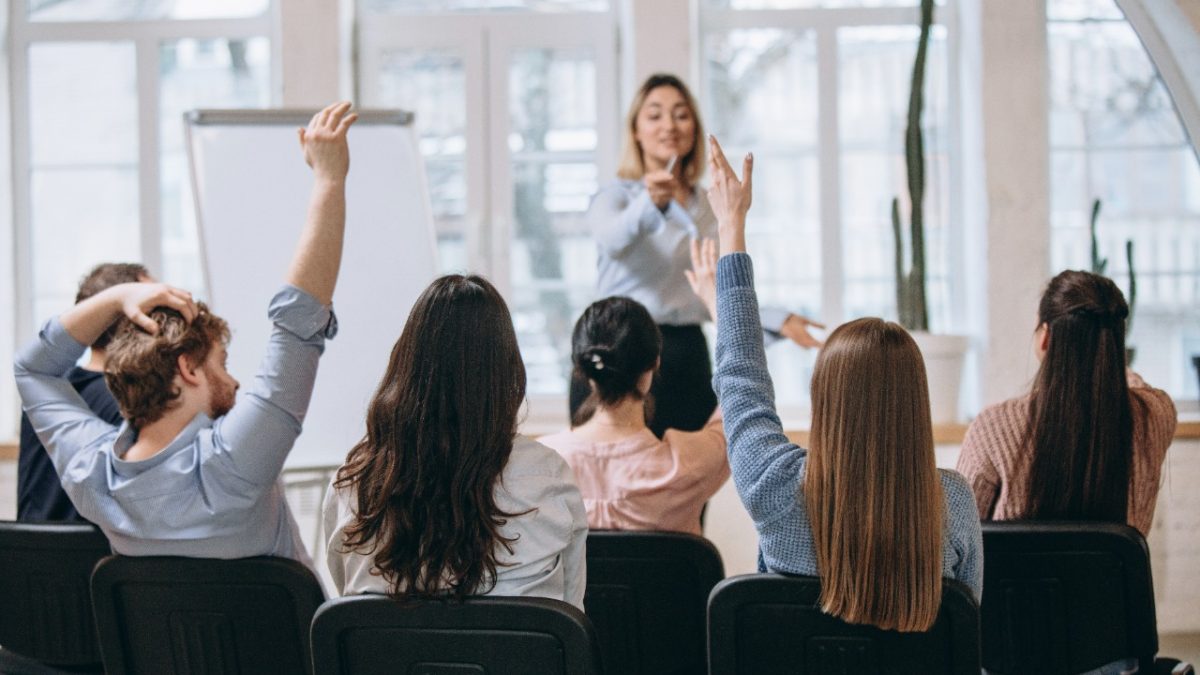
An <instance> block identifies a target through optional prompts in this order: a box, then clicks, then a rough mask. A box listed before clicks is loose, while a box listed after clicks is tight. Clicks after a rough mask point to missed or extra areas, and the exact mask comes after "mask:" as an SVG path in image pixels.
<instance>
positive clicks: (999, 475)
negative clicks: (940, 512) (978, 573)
mask: <svg viewBox="0 0 1200 675" xmlns="http://www.w3.org/2000/svg"><path fill="white" fill-rule="evenodd" d="M1128 379H1129V400H1130V403H1131V405H1132V411H1133V463H1132V465H1131V467H1130V471H1131V476H1130V483H1129V510H1128V513H1127V516H1126V520H1127V522H1128V523H1129V524H1130V525H1132V526H1133V527H1136V528H1137V529H1138V531H1139V532H1141V533H1142V536H1146V534H1147V533H1149V532H1150V524H1151V522H1152V521H1153V520H1154V505H1155V503H1156V501H1157V498H1158V487H1159V476H1160V474H1161V472H1162V465H1163V460H1164V459H1165V458H1166V455H1167V447H1169V446H1170V445H1171V440H1172V438H1174V436H1175V425H1176V424H1177V422H1178V418H1177V416H1176V413H1175V404H1174V403H1172V402H1171V397H1170V396H1168V395H1167V393H1166V392H1165V391H1162V390H1161V389H1155V388H1153V387H1150V386H1148V385H1146V383H1145V382H1144V381H1142V378H1140V377H1138V376H1137V374H1135V373H1132V372H1131V373H1130V374H1129V378H1128ZM1028 422H1029V394H1026V395H1025V396H1021V397H1018V398H1013V399H1009V400H1007V401H1004V402H1003V403H998V404H996V405H993V406H990V407H988V408H985V409H984V410H983V412H981V413H979V416H978V417H976V418H975V420H974V421H973V422H971V426H970V427H968V428H967V435H966V437H965V438H964V439H963V445H962V454H960V455H959V457H958V470H959V471H960V472H962V474H963V475H964V476H966V477H967V480H968V481H970V483H971V489H972V490H973V491H974V493H975V502H976V503H977V504H978V506H979V516H980V517H981V518H982V519H983V520H1013V519H1017V518H1020V517H1021V512H1022V511H1023V510H1024V507H1025V503H1026V502H1027V501H1028V499H1029V471H1030V469H1031V468H1032V466H1033V453H1032V452H1030V451H1029V450H1028V448H1027V447H1026V445H1025V441H1024V436H1025V427H1026V425H1027V424H1028Z"/></svg>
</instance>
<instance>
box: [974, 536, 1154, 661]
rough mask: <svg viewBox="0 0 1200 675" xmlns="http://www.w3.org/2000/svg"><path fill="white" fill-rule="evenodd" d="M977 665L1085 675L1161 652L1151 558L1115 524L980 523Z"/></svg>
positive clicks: (1140, 542) (1143, 546) (1138, 541)
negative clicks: (980, 648)
mask: <svg viewBox="0 0 1200 675" xmlns="http://www.w3.org/2000/svg"><path fill="white" fill-rule="evenodd" d="M983 550H984V560H985V563H984V566H983V570H984V572H983V574H984V579H983V602H982V604H981V609H980V613H981V618H982V626H983V665H984V667H985V668H987V669H988V670H989V671H990V672H993V673H1001V674H1011V673H1034V672H1036V673H1044V674H1045V675H1056V674H1057V673H1081V672H1084V671H1087V670H1092V669H1094V668H1098V667H1100V666H1102V665H1104V664H1107V663H1111V662H1113V661H1117V660H1120V659H1124V658H1128V657H1137V658H1138V659H1139V660H1140V661H1141V663H1142V664H1143V668H1148V667H1149V666H1148V665H1146V664H1150V663H1153V657H1154V655H1155V653H1157V652H1158V630H1157V626H1156V625H1155V619H1154V584H1153V582H1152V580H1151V578H1150V553H1149V551H1148V550H1147V548H1146V542H1145V540H1144V539H1142V536H1141V535H1140V534H1138V531H1137V530H1135V529H1133V528H1132V527H1129V526H1127V525H1119V524H1114V523H1078V522H1076V523H1049V522H1042V523H1039V522H1006V523H984V524H983Z"/></svg>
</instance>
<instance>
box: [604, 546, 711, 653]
mask: <svg viewBox="0 0 1200 675" xmlns="http://www.w3.org/2000/svg"><path fill="white" fill-rule="evenodd" d="M724 578H725V567H724V565H723V564H722V563H721V554H720V553H718V552H717V549H716V547H715V546H713V545H712V542H710V541H708V540H707V539H704V538H703V537H697V536H694V535H690V534H682V533H678V532H618V531H611V530H610V531H604V530H593V531H591V532H589V533H588V540H587V593H586V595H585V596H584V598H583V604H584V608H585V609H586V611H587V615H588V618H589V619H591V621H592V625H593V626H595V627H596V637H597V639H599V641H600V654H601V660H602V661H603V662H604V669H605V670H606V671H607V672H608V673H610V674H616V673H621V674H623V675H639V674H643V673H644V674H646V675H650V674H651V673H653V674H655V675H657V674H659V673H663V674H671V675H683V674H685V673H687V674H691V673H698V674H699V673H704V672H706V670H707V668H706V665H705V664H706V659H705V649H704V626H705V610H706V608H707V606H708V594H709V593H710V592H712V589H713V586H716V585H717V583H718V582H720V581H721V579H724Z"/></svg>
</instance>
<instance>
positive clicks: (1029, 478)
mask: <svg viewBox="0 0 1200 675" xmlns="http://www.w3.org/2000/svg"><path fill="white" fill-rule="evenodd" d="M1128 316H1129V307H1128V305H1126V303H1125V297H1124V296H1123V295H1122V294H1121V290H1120V289H1119V288H1117V286H1116V284H1114V283H1113V282H1112V280H1110V279H1107V278H1105V277H1102V276H1099V275H1096V274H1092V273H1090V272H1077V271H1070V270H1069V271H1066V272H1062V273H1060V274H1059V275H1058V276H1056V277H1054V278H1053V279H1051V280H1050V284H1049V285H1048V286H1047V287H1046V292H1045V293H1044V294H1043V295H1042V300H1041V303H1040V304H1039V306H1038V326H1037V330H1035V331H1034V339H1033V349H1034V352H1035V353H1036V354H1037V357H1038V359H1039V360H1040V361H1041V365H1040V366H1039V368H1038V372H1037V375H1036V376H1035V379H1034V383H1033V389H1032V390H1031V391H1030V392H1029V393H1028V394H1026V395H1024V396H1021V397H1019V398H1014V399H1010V400H1008V401H1004V402H1003V403H999V404H997V405H993V406H991V407H989V408H986V409H984V411H983V412H981V413H979V416H978V417H976V418H975V420H974V421H973V422H971V426H970V427H969V428H968V429H967V435H966V438H965V439H964V440H963V448H962V454H961V455H960V456H959V459H958V470H959V471H960V472H962V473H963V474H964V475H965V476H966V477H967V478H968V480H970V482H971V486H972V489H973V490H974V492H975V501H976V503H977V504H978V506H979V515H980V517H981V518H983V519H984V520H1015V519H1023V520H1093V521H1106V522H1114V523H1128V524H1129V525H1132V526H1133V527H1135V528H1137V529H1138V531H1140V532H1141V533H1142V535H1143V536H1145V535H1146V534H1147V533H1148V532H1149V531H1150V524H1151V521H1152V520H1153V519H1154V505H1155V501H1156V500H1157V497H1158V486H1159V474H1160V473H1161V471H1162V464H1163V460H1164V459H1165V457H1166V454H1167V447H1168V446H1170V444H1171V440H1172V438H1173V437H1174V435H1175V425H1176V424H1177V417H1176V414H1175V405H1174V403H1172V402H1171V397H1170V396H1168V395H1167V393H1166V392H1164V391H1162V390H1160V389H1155V388H1153V387H1150V386H1148V385H1147V384H1146V383H1145V382H1144V381H1143V380H1142V378H1141V377H1139V376H1138V375H1137V374H1136V373H1134V372H1133V371H1132V370H1129V369H1128V368H1127V367H1126V364H1125V320H1126V318H1127V317H1128Z"/></svg>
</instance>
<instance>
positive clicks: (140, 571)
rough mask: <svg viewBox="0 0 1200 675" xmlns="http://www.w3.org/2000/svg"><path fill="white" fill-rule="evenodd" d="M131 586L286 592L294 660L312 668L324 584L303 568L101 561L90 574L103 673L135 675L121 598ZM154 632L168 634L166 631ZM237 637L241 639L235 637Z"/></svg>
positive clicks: (262, 561) (244, 562)
mask: <svg viewBox="0 0 1200 675" xmlns="http://www.w3.org/2000/svg"><path fill="white" fill-rule="evenodd" d="M129 584H132V585H134V586H135V587H136V586H164V587H167V588H177V589H184V588H189V587H195V586H201V587H204V586H211V587H213V588H214V589H216V588H219V587H221V586H231V587H235V586H238V585H255V586H271V587H276V588H279V589H282V590H283V591H284V592H286V593H287V595H288V596H289V597H290V598H291V599H292V601H293V604H292V606H291V607H290V608H289V610H290V611H292V612H293V613H294V619H295V622H296V625H297V626H298V632H299V634H298V635H297V636H296V637H297V639H298V640H299V644H298V645H297V652H296V654H297V656H298V658H299V659H300V661H301V663H302V664H303V665H304V667H305V669H307V668H309V667H310V666H311V663H312V660H311V658H310V654H311V647H310V645H309V642H308V639H309V630H308V629H309V626H310V625H311V623H312V617H313V615H314V614H315V613H316V611H317V608H318V607H320V605H321V603H322V602H324V600H325V594H324V591H323V590H322V588H321V582H320V581H318V580H317V578H316V576H315V575H314V574H313V572H312V570H310V569H309V568H308V567H306V566H304V565H303V564H301V563H299V562H297V561H295V560H291V559H288V558H273V557H257V558H242V559H236V560H217V559H210V558H183V557H165V556H149V557H126V556H116V555H114V556H109V557H107V558H105V559H103V560H101V561H100V563H99V564H97V565H96V570H95V572H93V574H92V601H93V606H94V608H95V612H96V627H97V631H98V633H99V636H100V651H101V654H102V655H103V657H104V667H105V670H107V671H108V673H109V674H110V675H120V674H122V673H128V672H132V671H133V664H135V663H137V662H138V659H137V658H136V657H134V656H133V655H131V653H130V652H131V650H132V646H131V645H130V643H129V638H128V636H127V635H126V634H125V628H124V624H125V620H126V618H127V613H126V610H125V609H124V607H123V606H122V605H123V602H122V600H121V597H120V595H121V589H122V588H123V587H124V586H126V585H129ZM155 629H156V630H163V631H166V630H168V629H167V628H163V627H156V628H155ZM234 634H235V635H242V634H243V633H242V632H241V631H237V632H235V633H234ZM252 639H253V638H252Z"/></svg>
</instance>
